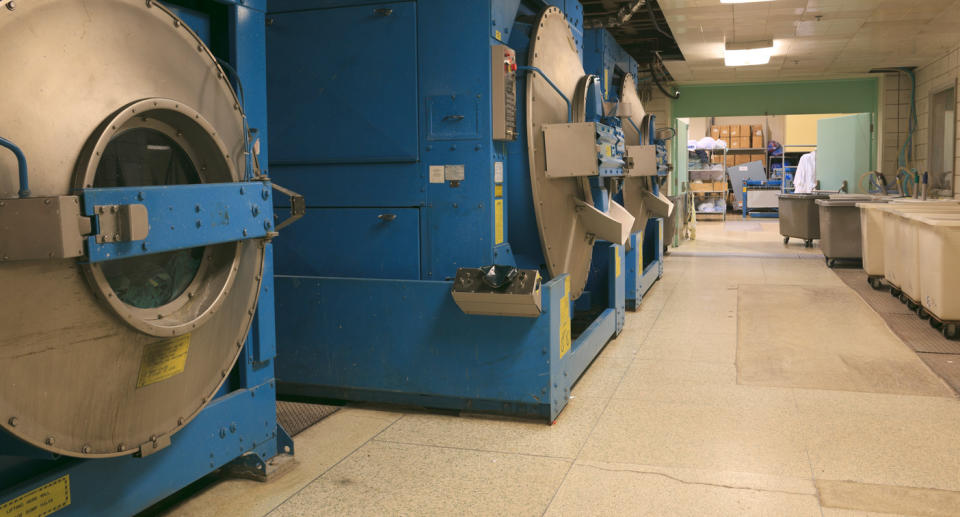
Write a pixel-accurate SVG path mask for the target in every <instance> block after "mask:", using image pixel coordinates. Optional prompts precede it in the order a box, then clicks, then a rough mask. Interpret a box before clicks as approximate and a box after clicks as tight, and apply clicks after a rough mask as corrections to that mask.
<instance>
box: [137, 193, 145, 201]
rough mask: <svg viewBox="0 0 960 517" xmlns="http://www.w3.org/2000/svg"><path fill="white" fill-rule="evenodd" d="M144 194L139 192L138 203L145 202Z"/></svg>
mask: <svg viewBox="0 0 960 517" xmlns="http://www.w3.org/2000/svg"><path fill="white" fill-rule="evenodd" d="M143 197H144V196H143V192H137V201H143Z"/></svg>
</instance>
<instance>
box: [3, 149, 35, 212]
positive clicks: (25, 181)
mask: <svg viewBox="0 0 960 517" xmlns="http://www.w3.org/2000/svg"><path fill="white" fill-rule="evenodd" d="M0 147H6V148H7V149H9V150H10V152H12V153H13V154H14V156H16V157H17V169H19V172H20V191H19V192H18V194H19V195H20V197H22V198H24V197H30V177H29V175H28V174H27V157H26V156H24V154H23V151H21V150H20V148H19V147H17V145H16V144H14V143H13V142H11V141H9V140H7V139H6V138H3V137H0Z"/></svg>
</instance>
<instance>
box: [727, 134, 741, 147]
mask: <svg viewBox="0 0 960 517" xmlns="http://www.w3.org/2000/svg"><path fill="white" fill-rule="evenodd" d="M727 143H728V144H730V149H743V147H742V145H743V139H742V138H740V137H739V136H731V137H730V141H729V142H727Z"/></svg>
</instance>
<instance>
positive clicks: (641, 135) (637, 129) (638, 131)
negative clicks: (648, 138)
mask: <svg viewBox="0 0 960 517" xmlns="http://www.w3.org/2000/svg"><path fill="white" fill-rule="evenodd" d="M626 119H627V122H629V123H630V125H631V126H633V129H635V130H636V131H637V139H640V138H643V132H642V131H640V128H638V127H637V125H636V124H634V123H633V119H632V118H630V117H626ZM640 143H641V144H642V143H643V142H640Z"/></svg>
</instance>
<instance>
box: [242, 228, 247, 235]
mask: <svg viewBox="0 0 960 517" xmlns="http://www.w3.org/2000/svg"><path fill="white" fill-rule="evenodd" d="M243 236H244V237H246V236H247V229H246V228H244V229H243Z"/></svg>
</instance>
